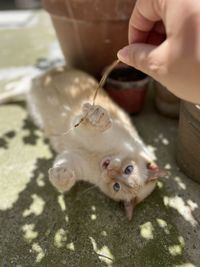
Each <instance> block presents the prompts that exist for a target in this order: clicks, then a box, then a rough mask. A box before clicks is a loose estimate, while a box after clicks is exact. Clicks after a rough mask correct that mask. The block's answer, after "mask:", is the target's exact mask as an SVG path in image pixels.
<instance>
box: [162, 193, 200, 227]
mask: <svg viewBox="0 0 200 267" xmlns="http://www.w3.org/2000/svg"><path fill="white" fill-rule="evenodd" d="M163 201H164V205H165V206H168V207H171V208H173V209H175V210H177V212H178V213H179V214H180V215H181V216H182V217H183V218H184V219H185V220H186V221H187V222H190V223H191V225H192V226H196V225H197V221H196V220H195V219H194V217H193V216H192V214H191V208H190V207H189V206H187V205H186V204H185V203H184V201H183V199H182V198H181V197H179V196H175V197H167V196H164V198H163Z"/></svg>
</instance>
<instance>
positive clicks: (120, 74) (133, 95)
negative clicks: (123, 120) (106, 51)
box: [105, 65, 149, 114]
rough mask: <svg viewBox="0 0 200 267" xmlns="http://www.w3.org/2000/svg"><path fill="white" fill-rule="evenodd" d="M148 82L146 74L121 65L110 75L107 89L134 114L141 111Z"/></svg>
mask: <svg viewBox="0 0 200 267" xmlns="http://www.w3.org/2000/svg"><path fill="white" fill-rule="evenodd" d="M148 83H149V77H148V76H147V75H146V74H144V73H142V72H140V71H138V70H136V69H134V68H132V67H127V66H122V65H121V66H119V67H116V68H115V69H114V70H113V71H112V72H111V73H110V75H109V76H108V78H107V81H106V84H105V90H106V91H107V93H108V94H109V95H110V97H111V98H112V99H113V100H114V101H115V102H116V103H117V104H118V105H119V106H120V107H122V108H123V109H124V110H125V111H127V112H128V113H131V114H132V113H138V112H140V111H141V109H142V107H143V105H144V100H145V95H146V89H147V87H148Z"/></svg>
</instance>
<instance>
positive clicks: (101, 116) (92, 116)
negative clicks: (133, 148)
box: [84, 103, 111, 131]
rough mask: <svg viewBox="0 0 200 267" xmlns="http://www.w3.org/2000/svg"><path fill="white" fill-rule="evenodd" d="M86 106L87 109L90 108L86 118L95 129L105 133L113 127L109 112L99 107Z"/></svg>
mask: <svg viewBox="0 0 200 267" xmlns="http://www.w3.org/2000/svg"><path fill="white" fill-rule="evenodd" d="M84 106H85V109H87V108H88V111H87V113H86V118H87V120H88V121H89V122H90V123H91V124H92V125H93V126H94V127H96V128H97V129H98V130H100V131H105V130H106V129H108V128H110V127H111V119H110V117H109V114H108V112H107V110H105V109H104V108H102V107H101V106H99V105H95V106H91V105H90V106H89V104H87V103H86V104H85V105H84Z"/></svg>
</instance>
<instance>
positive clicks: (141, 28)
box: [129, 0, 163, 44]
mask: <svg viewBox="0 0 200 267" xmlns="http://www.w3.org/2000/svg"><path fill="white" fill-rule="evenodd" d="M161 2H163V1H162V0H148V1H146V0H137V1H136V4H135V8H134V9H133V13H132V15H131V18H130V21H129V44H131V43H145V42H146V40H147V38H148V34H149V32H150V31H151V30H152V29H153V27H154V25H155V23H156V22H157V21H160V20H161V14H160V13H161V8H160V5H161Z"/></svg>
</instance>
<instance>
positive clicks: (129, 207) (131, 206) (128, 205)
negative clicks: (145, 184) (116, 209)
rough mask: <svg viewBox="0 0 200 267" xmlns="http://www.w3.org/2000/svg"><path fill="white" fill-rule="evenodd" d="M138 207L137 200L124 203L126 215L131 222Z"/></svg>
mask: <svg viewBox="0 0 200 267" xmlns="http://www.w3.org/2000/svg"><path fill="white" fill-rule="evenodd" d="M135 206H136V199H135V198H134V199H132V200H129V201H124V209H125V213H126V217H127V218H128V220H129V221H131V219H132V217H133V211H134V208H135Z"/></svg>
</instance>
